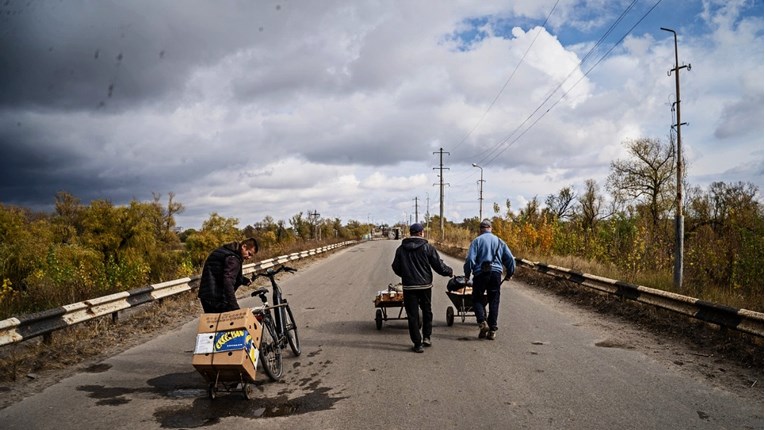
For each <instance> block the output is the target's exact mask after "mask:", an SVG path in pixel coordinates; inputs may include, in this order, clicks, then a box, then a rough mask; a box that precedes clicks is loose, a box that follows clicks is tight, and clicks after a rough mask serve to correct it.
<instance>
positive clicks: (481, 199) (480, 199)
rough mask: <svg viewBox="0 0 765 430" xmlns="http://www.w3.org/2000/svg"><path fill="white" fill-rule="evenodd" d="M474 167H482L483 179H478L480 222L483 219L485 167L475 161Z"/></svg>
mask: <svg viewBox="0 0 765 430" xmlns="http://www.w3.org/2000/svg"><path fill="white" fill-rule="evenodd" d="M473 167H478V168H479V169H481V179H479V180H478V184H479V191H478V222H481V221H483V183H484V182H486V181H484V180H483V167H481V166H479V165H477V164H475V163H473Z"/></svg>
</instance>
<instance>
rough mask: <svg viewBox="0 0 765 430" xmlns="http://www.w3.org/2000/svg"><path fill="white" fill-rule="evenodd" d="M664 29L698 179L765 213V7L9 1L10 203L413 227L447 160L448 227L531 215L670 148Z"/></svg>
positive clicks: (749, 2) (2, 168)
mask: <svg viewBox="0 0 765 430" xmlns="http://www.w3.org/2000/svg"><path fill="white" fill-rule="evenodd" d="M660 27H667V28H671V29H674V30H675V31H676V32H677V34H678V52H679V59H680V64H681V65H683V64H690V65H691V68H690V69H682V70H681V72H680V78H681V79H680V83H681V102H682V103H681V108H682V109H681V115H682V117H681V120H682V122H687V125H684V126H682V128H681V131H682V143H683V149H684V151H685V156H686V158H687V160H688V163H689V164H688V166H687V170H688V180H689V182H690V183H691V184H692V185H699V186H702V187H706V186H707V185H708V184H709V183H710V182H712V181H725V182H738V181H743V182H751V183H753V184H755V185H756V186H757V187H758V188H759V189H760V199H762V197H761V196H762V188H763V164H764V163H763V3H762V1H758V0H701V1H696V0H693V1H691V0H684V1H670V0H664V1H661V0H659V1H658V2H657V0H647V1H643V0H635V1H631V0H630V1H626V0H560V1H556V0H505V1H478V0H463V1H441V0H422V1H409V0H400V1H395V0H392V1H383V2H380V1H366V0H354V1H332V0H323V1H307V0H305V1H296V0H273V1H272V0H266V1H201V0H200V1H192V0H183V1H181V0H177V1H170V0H168V1H155V0H149V1H138V0H131V1H106V0H97V1H96V0H94V1H67V0H62V1H43V2H37V1H31V0H24V1H16V0H4V1H3V2H2V4H0V203H2V204H5V205H18V206H24V207H28V208H31V209H36V210H48V211H50V210H52V207H53V203H54V202H55V194H56V192H58V191H66V192H69V193H71V194H73V195H75V196H76V197H78V198H80V199H81V200H82V201H83V202H86V203H87V202H89V201H91V200H92V199H107V200H110V201H112V202H113V203H115V204H124V203H127V202H129V201H130V200H133V199H136V200H139V201H151V199H152V193H159V194H162V195H163V200H165V201H166V199H167V194H168V193H170V192H172V193H175V200H176V201H178V202H180V203H182V204H183V205H184V206H185V208H186V209H185V211H184V212H183V213H182V214H180V215H178V216H177V221H178V224H179V225H180V226H182V227H184V228H199V227H200V226H201V223H202V222H203V221H204V220H205V219H207V218H208V217H209V215H210V214H211V213H213V212H217V213H218V214H220V215H222V216H224V217H235V218H238V219H239V220H240V227H244V226H246V225H247V224H252V223H254V222H258V221H260V220H262V219H263V218H264V217H266V216H271V217H272V218H274V219H276V220H279V219H282V220H289V218H291V217H292V216H293V215H295V214H297V213H300V212H302V213H303V214H304V215H306V214H307V213H308V212H313V211H316V212H318V213H319V214H320V215H321V217H322V218H340V219H341V220H342V221H343V222H347V221H349V220H358V221H362V222H367V221H371V222H376V223H391V224H392V223H396V222H400V221H405V222H407V223H408V222H411V221H413V219H414V215H415V211H417V213H418V214H419V215H420V218H422V217H423V215H424V213H425V212H426V211H428V210H429V212H430V213H432V214H438V213H439V186H438V185H437V184H438V183H439V180H440V178H439V171H438V170H436V169H435V168H437V167H438V166H439V159H440V155H439V154H438V152H439V151H440V149H441V148H443V151H444V154H443V166H444V167H445V168H448V170H446V169H445V170H443V180H444V182H445V183H447V186H445V198H444V214H445V216H446V217H447V219H452V220H455V221H461V220H462V219H464V218H468V217H473V216H477V215H478V212H479V200H478V197H479V179H480V175H481V171H482V172H483V179H484V181H485V182H484V183H483V198H484V200H483V212H484V215H491V213H492V209H491V207H492V204H493V203H494V202H498V203H500V205H501V206H503V207H504V203H505V201H506V200H507V199H509V200H510V202H511V204H512V207H513V208H514V209H515V210H517V209H519V208H522V207H523V206H524V205H525V204H526V202H527V201H528V200H530V199H532V198H533V197H534V196H538V198H539V199H540V200H541V201H544V198H545V197H546V196H547V195H548V194H555V193H557V192H558V191H559V190H560V189H561V188H563V187H565V186H572V187H574V189H576V190H582V189H583V186H584V182H585V181H586V180H587V179H594V180H596V181H597V183H598V184H600V185H601V187H603V186H604V185H605V179H606V177H607V176H608V173H609V166H610V163H611V162H612V161H613V160H615V159H618V158H624V156H625V151H624V144H623V143H624V142H625V141H626V140H629V139H637V138H643V137H649V138H658V139H661V140H663V141H666V140H667V139H668V137H669V134H670V130H671V126H672V124H673V123H675V117H674V113H673V112H672V111H671V107H672V104H673V102H674V101H675V76H674V74H673V75H672V76H668V74H667V72H668V71H669V70H670V69H672V68H673V67H674V65H675V56H674V54H675V50H674V43H673V36H672V33H669V32H666V31H662V30H660ZM473 163H476V164H478V165H479V166H481V168H482V170H481V169H479V168H476V167H473V166H472V164H473Z"/></svg>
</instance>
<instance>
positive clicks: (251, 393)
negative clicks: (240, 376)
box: [242, 382, 255, 400]
mask: <svg viewBox="0 0 765 430" xmlns="http://www.w3.org/2000/svg"><path fill="white" fill-rule="evenodd" d="M242 394H244V398H245V399H247V400H252V399H254V398H255V384H252V383H249V382H244V383H243V385H242Z"/></svg>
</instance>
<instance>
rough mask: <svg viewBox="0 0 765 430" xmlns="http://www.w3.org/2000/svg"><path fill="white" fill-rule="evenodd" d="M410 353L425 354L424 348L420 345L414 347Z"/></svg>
mask: <svg viewBox="0 0 765 430" xmlns="http://www.w3.org/2000/svg"><path fill="white" fill-rule="evenodd" d="M412 351H414V352H425V348H423V347H422V345H415V346H413V347H412Z"/></svg>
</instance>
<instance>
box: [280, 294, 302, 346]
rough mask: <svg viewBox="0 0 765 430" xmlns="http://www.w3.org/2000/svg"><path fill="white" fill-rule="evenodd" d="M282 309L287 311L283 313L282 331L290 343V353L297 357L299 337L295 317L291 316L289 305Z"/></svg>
mask: <svg viewBox="0 0 765 430" xmlns="http://www.w3.org/2000/svg"><path fill="white" fill-rule="evenodd" d="M285 303H286V300H285ZM284 309H286V310H287V312H285V313H284V314H285V321H284V332H285V334H286V335H287V342H289V344H290V349H292V353H293V354H295V356H296V357H297V356H299V355H300V338H299V337H298V329H297V324H295V317H294V316H292V309H290V305H287V306H285V307H284Z"/></svg>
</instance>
